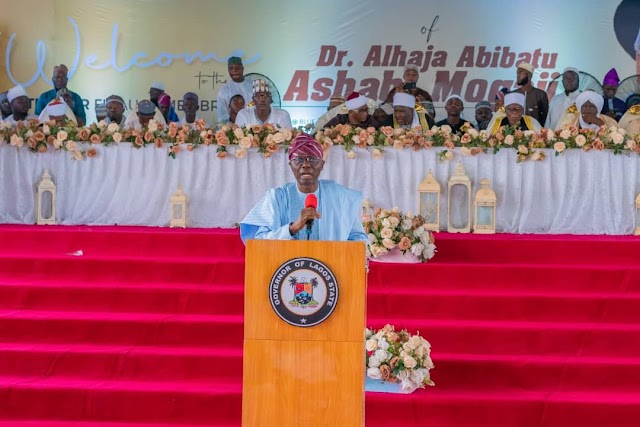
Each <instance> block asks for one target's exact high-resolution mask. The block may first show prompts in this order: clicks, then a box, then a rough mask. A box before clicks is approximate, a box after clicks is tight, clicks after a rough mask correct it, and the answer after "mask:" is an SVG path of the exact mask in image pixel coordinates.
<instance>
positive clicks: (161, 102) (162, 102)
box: [158, 93, 171, 107]
mask: <svg viewBox="0 0 640 427" xmlns="http://www.w3.org/2000/svg"><path fill="white" fill-rule="evenodd" d="M170 105H171V97H170V96H169V95H167V94H166V93H163V94H162V95H160V97H159V98H158V106H159V107H168V106H170Z"/></svg>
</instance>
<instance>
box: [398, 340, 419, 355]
mask: <svg viewBox="0 0 640 427" xmlns="http://www.w3.org/2000/svg"><path fill="white" fill-rule="evenodd" d="M402 349H403V350H404V351H406V352H412V351H413V350H415V349H416V348H415V347H414V346H413V344H411V343H410V342H409V341H407V342H406V343H404V344H402ZM400 356H401V357H404V355H403V354H402V353H400Z"/></svg>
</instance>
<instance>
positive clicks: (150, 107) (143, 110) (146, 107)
mask: <svg viewBox="0 0 640 427" xmlns="http://www.w3.org/2000/svg"><path fill="white" fill-rule="evenodd" d="M138 113H140V114H142V115H143V116H153V115H154V114H156V106H155V104H154V103H153V102H151V101H149V100H148V99H144V100H142V101H140V102H138Z"/></svg>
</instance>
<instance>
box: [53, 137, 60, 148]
mask: <svg viewBox="0 0 640 427" xmlns="http://www.w3.org/2000/svg"><path fill="white" fill-rule="evenodd" d="M53 146H54V147H55V148H56V150H59V149H60V147H62V141H60V140H59V139H55V140H53Z"/></svg>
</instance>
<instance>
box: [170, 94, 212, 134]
mask: <svg viewBox="0 0 640 427" xmlns="http://www.w3.org/2000/svg"><path fill="white" fill-rule="evenodd" d="M182 109H183V110H184V117H183V118H181V119H180V121H179V122H178V123H179V124H181V125H190V126H191V128H192V129H195V123H196V120H200V119H201V117H198V115H197V113H198V110H199V109H200V99H199V98H198V95H197V94H195V93H193V92H187V93H185V94H184V95H183V96H182ZM203 120H204V119H203ZM205 126H209V125H208V124H207V123H206V121H205Z"/></svg>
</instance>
